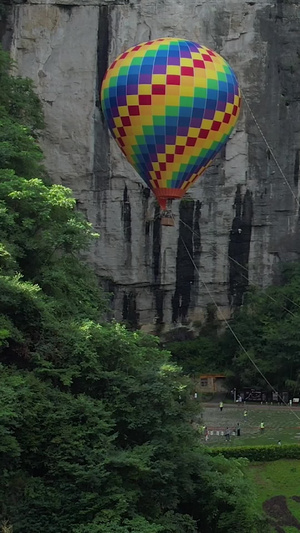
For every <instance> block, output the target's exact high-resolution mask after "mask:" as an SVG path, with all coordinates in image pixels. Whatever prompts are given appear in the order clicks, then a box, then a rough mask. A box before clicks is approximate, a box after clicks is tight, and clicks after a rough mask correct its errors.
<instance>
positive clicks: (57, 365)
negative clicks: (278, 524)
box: [0, 51, 256, 533]
mask: <svg viewBox="0 0 300 533" xmlns="http://www.w3.org/2000/svg"><path fill="white" fill-rule="evenodd" d="M11 66H12V64H11V62H10V60H9V58H8V56H7V55H6V54H4V53H3V52H2V51H0V364H1V367H0V437H1V438H0V498H1V510H0V515H1V516H0V519H2V521H3V522H5V521H7V524H11V525H12V526H13V530H14V533H36V532H38V531H44V532H45V533H57V532H58V531H59V532H60V533H86V532H89V533H104V532H105V533H119V532H122V533H197V532H199V531H201V532H202V533H205V532H206V531H207V532H211V533H214V532H218V531H223V530H224V531H225V528H228V529H230V528H233V527H235V525H236V521H237V520H238V521H239V524H240V528H239V532H240V533H244V532H245V533H246V531H247V533H248V531H251V532H253V533H255V528H256V525H255V524H256V523H255V520H256V518H255V516H254V515H253V512H252V510H251V507H249V503H248V498H249V497H250V496H251V490H250V489H249V487H248V483H247V481H246V479H245V477H244V467H243V465H242V464H240V463H238V462H237V461H230V460H225V459H220V458H212V457H210V456H209V455H206V454H205V453H204V451H203V450H202V448H201V446H200V445H199V442H198V437H197V433H196V432H195V431H194V430H193V428H192V426H191V424H190V421H191V420H192V419H193V417H194V414H195V412H194V409H195V404H194V403H193V402H192V401H191V400H190V385H189V381H188V379H187V378H185V377H184V376H183V375H182V374H181V371H180V369H179V367H177V366H176V364H174V363H173V362H172V360H171V357H170V354H169V352H167V351H165V350H161V349H160V347H159V341H158V339H156V338H154V337H151V336H146V335H144V334H142V333H141V332H129V331H127V330H126V328H125V327H122V326H120V325H119V324H116V323H112V324H105V323H100V320H101V316H102V312H103V307H104V301H103V300H104V299H103V295H102V293H101V292H100V290H99V288H98V286H97V281H96V279H95V276H94V275H93V274H92V273H91V271H90V269H89V268H88V266H87V265H86V264H85V263H84V262H83V261H82V259H81V254H82V252H85V251H86V249H87V248H88V246H89V245H90V243H91V241H92V239H94V238H95V235H94V233H93V231H92V228H91V226H90V224H88V223H87V222H86V221H85V220H84V219H83V217H82V216H81V215H80V214H79V213H78V212H77V211H76V203H75V200H74V198H73V197H72V195H71V192H70V191H69V190H68V189H65V188H64V187H61V186H58V185H52V186H51V185H48V184H47V183H46V182H45V172H44V170H43V167H42V164H41V163H42V154H41V152H40V149H39V147H38V143H37V133H38V129H39V128H40V127H41V125H42V113H41V108H40V105H39V102H38V100H37V98H36V96H35V94H34V92H33V87H32V84H31V82H30V81H28V80H22V79H20V78H14V77H12V76H11V75H10V68H11ZM238 491H241V492H242V494H243V498H238V494H237V492H238ZM223 492H224V495H223V496H222V494H223ZM217 509H219V510H217ZM9 527H10V526H9ZM220 528H221V529H220ZM222 528H223V529H222Z"/></svg>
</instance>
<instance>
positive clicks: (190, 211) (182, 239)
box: [172, 200, 201, 323]
mask: <svg viewBox="0 0 300 533" xmlns="http://www.w3.org/2000/svg"><path fill="white" fill-rule="evenodd" d="M179 217H180V222H179V236H178V244H177V257H176V287H175V292H174V296H173V298H172V308H173V309H172V321H173V323H174V322H175V323H176V322H178V321H179V320H180V321H181V322H182V323H187V321H188V311H189V308H190V304H191V294H192V287H193V284H194V282H195V280H196V279H197V276H196V268H195V266H197V265H196V261H197V262H199V256H200V248H201V239H200V225H199V218H200V202H197V204H196V209H195V202H194V201H193V200H184V201H182V202H181V203H180V208H179Z"/></svg>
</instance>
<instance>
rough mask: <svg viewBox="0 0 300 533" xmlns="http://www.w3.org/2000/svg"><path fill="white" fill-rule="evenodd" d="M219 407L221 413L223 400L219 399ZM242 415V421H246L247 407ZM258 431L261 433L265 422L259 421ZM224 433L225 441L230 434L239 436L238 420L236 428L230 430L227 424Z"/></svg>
mask: <svg viewBox="0 0 300 533" xmlns="http://www.w3.org/2000/svg"><path fill="white" fill-rule="evenodd" d="M219 408H220V412H221V413H222V411H223V408H224V404H223V402H222V401H221V402H220V404H219ZM243 417H244V422H246V421H247V419H248V411H247V409H244V413H243ZM259 428H260V432H261V433H263V432H264V430H265V423H264V422H261V423H260V427H259ZM224 435H225V439H226V440H227V441H229V440H230V436H231V435H234V436H237V437H240V436H241V428H240V423H239V422H238V423H237V425H236V428H235V429H234V430H232V431H231V430H230V429H229V427H228V426H227V428H226V430H225V432H224Z"/></svg>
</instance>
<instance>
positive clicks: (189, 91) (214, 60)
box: [101, 38, 241, 211]
mask: <svg viewBox="0 0 300 533" xmlns="http://www.w3.org/2000/svg"><path fill="white" fill-rule="evenodd" d="M101 103H102V110H103V113H104V116H105V118H106V121H107V123H108V127H109V129H110V131H111V133H112V135H113V137H114V138H115V140H116V141H117V143H118V145H119V147H120V148H121V150H122V152H123V153H124V155H125V156H126V158H127V159H128V161H129V162H130V163H131V165H132V166H133V167H134V169H135V170H136V171H137V172H138V174H139V175H140V176H141V178H142V179H143V180H144V182H145V183H146V185H147V186H148V187H149V188H150V189H151V190H152V191H153V193H154V194H155V196H156V198H157V200H158V202H159V204H160V206H161V209H162V210H163V211H164V210H166V208H167V204H168V201H169V200H172V199H174V198H181V197H182V196H183V195H184V194H185V192H186V191H187V190H188V188H189V187H190V186H191V185H192V184H193V183H194V182H195V181H196V180H197V178H199V177H200V176H201V175H202V174H203V172H204V171H205V170H206V169H207V167H208V166H209V165H210V163H211V162H212V160H213V159H214V158H215V156H216V155H217V153H218V152H219V151H220V150H221V149H222V147H223V146H224V145H225V143H226V141H227V140H228V137H229V136H230V134H231V132H232V130H233V128H234V126H235V124H236V121H237V119H238V115H239V111H240V104H241V98H240V90H239V85H238V82H237V79H236V76H235V74H234V72H233V70H232V69H231V67H230V66H229V65H228V63H227V62H226V61H225V60H224V59H223V58H222V57H221V56H220V55H219V54H217V53H216V52H213V51H212V50H209V49H208V48H206V47H205V46H201V45H200V44H197V43H195V42H192V41H187V40H184V39H176V38H165V39H156V40H154V41H149V42H146V43H142V44H139V45H137V46H134V47H132V48H130V49H129V50H127V51H126V52H124V53H123V54H121V55H120V56H119V57H118V58H117V59H116V60H115V61H114V62H113V63H112V65H111V66H110V67H109V69H108V70H107V72H106V74H105V77H104V80H103V83H102V89H101Z"/></svg>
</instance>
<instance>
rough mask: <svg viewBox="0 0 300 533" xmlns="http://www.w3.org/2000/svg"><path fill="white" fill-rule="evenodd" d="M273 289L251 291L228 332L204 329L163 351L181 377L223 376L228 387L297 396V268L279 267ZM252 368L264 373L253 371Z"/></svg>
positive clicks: (299, 363)
mask: <svg viewBox="0 0 300 533" xmlns="http://www.w3.org/2000/svg"><path fill="white" fill-rule="evenodd" d="M278 281H279V283H277V285H274V286H271V287H268V288H267V289H265V290H260V289H257V288H253V287H250V288H249V291H248V294H247V296H246V298H245V302H244V305H243V307H242V308H241V309H240V310H238V311H237V312H236V313H235V317H234V319H233V320H232V321H231V328H232V329H233V331H234V333H235V335H236V336H237V338H238V339H239V340H240V342H241V343H242V345H243V348H244V350H243V349H242V348H241V346H240V345H239V344H238V343H237V341H236V338H235V337H234V336H233V335H232V332H231V331H229V330H228V328H227V329H226V330H225V332H224V333H220V331H219V332H218V331H217V329H218V327H219V325H218V324H214V325H213V324H211V325H210V326H206V328H205V331H204V332H203V334H202V335H201V336H200V337H198V338H197V339H194V340H190V341H186V342H183V343H180V342H173V343H169V344H168V348H169V349H170V350H171V352H172V353H173V355H174V357H175V358H176V360H177V362H178V363H179V364H180V365H181V366H183V368H184V370H185V372H187V373H189V374H192V375H197V374H199V373H205V372H220V371H223V372H225V373H226V375H227V384H228V388H229V389H230V388H231V387H237V388H238V389H242V388H243V387H257V388H259V389H264V390H270V386H269V384H268V382H269V383H270V384H271V385H272V387H274V389H276V390H277V391H288V392H289V393H290V395H291V396H299V394H300V265H299V264H298V263H290V264H283V265H282V267H281V270H280V274H279V276H278ZM253 362H254V363H255V365H256V367H258V368H259V369H260V371H261V373H262V374H263V376H264V377H265V378H266V379H264V377H263V376H262V375H261V374H260V373H259V372H258V371H257V368H256V367H255V365H254V364H253Z"/></svg>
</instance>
